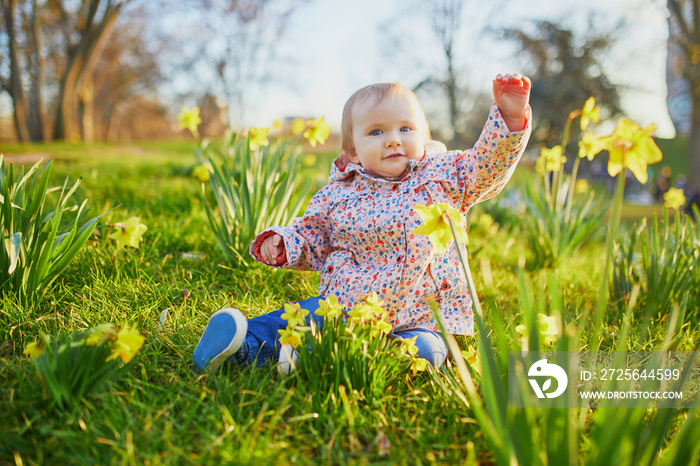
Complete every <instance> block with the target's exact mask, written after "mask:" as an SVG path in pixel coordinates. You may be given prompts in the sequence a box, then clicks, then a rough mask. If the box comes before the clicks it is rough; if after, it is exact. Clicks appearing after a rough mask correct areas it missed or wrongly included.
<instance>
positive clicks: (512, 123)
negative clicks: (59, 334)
mask: <svg viewBox="0 0 700 466" xmlns="http://www.w3.org/2000/svg"><path fill="white" fill-rule="evenodd" d="M530 86H531V83H530V78H528V77H527V76H523V75H521V74H520V73H514V74H506V75H505V76H504V75H501V74H499V75H498V76H496V79H494V80H493V100H494V102H495V103H496V106H498V110H499V111H500V112H501V116H502V117H503V120H504V121H505V122H506V124H507V125H508V129H509V130H511V131H520V130H522V129H523V128H525V124H526V123H527V122H526V115H527V106H528V105H529V103H530Z"/></svg>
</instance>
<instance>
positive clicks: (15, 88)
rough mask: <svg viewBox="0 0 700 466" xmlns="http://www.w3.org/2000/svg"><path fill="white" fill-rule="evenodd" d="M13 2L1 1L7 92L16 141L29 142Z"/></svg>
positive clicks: (14, 2)
mask: <svg viewBox="0 0 700 466" xmlns="http://www.w3.org/2000/svg"><path fill="white" fill-rule="evenodd" d="M15 6H17V3H16V1H15V0H2V10H3V16H5V31H6V32H7V38H8V45H7V46H8V49H9V54H10V82H9V92H10V97H11V98H12V104H13V107H14V112H13V118H14V122H15V131H16V132H17V140H18V141H20V142H24V141H29V129H28V127H27V104H26V101H25V100H24V90H23V89H22V80H21V76H20V73H21V72H20V67H19V61H18V57H17V35H16V31H15V24H14V17H15Z"/></svg>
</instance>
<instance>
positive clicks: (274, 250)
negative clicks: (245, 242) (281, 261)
mask: <svg viewBox="0 0 700 466" xmlns="http://www.w3.org/2000/svg"><path fill="white" fill-rule="evenodd" d="M282 254H284V240H282V237H281V236H280V235H277V234H274V235H270V236H268V237H267V238H265V239H264V240H263V243H262V245H261V246H260V255H261V256H262V260H263V262H264V263H265V264H267V265H277V259H278V258H279V257H280V256H281V255H282Z"/></svg>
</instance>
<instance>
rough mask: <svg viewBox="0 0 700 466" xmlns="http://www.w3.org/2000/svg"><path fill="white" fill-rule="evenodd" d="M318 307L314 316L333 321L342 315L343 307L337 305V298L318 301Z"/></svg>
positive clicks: (330, 297)
mask: <svg viewBox="0 0 700 466" xmlns="http://www.w3.org/2000/svg"><path fill="white" fill-rule="evenodd" d="M318 304H319V307H318V309H317V310H316V311H315V313H316V315H319V316H322V317H325V318H326V319H328V320H330V319H335V318H337V317H340V316H342V315H343V306H342V305H341V304H338V298H336V297H335V296H333V295H331V296H329V297H327V298H326V299H319V300H318Z"/></svg>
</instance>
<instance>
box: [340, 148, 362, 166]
mask: <svg viewBox="0 0 700 466" xmlns="http://www.w3.org/2000/svg"><path fill="white" fill-rule="evenodd" d="M340 155H341V156H344V157H345V158H346V159H348V160H349V161H351V162H352V163H358V162H359V159H358V158H357V153H356V152H355V150H354V149H351V150H347V151H345V150H344V151H342V152H341V153H340Z"/></svg>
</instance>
